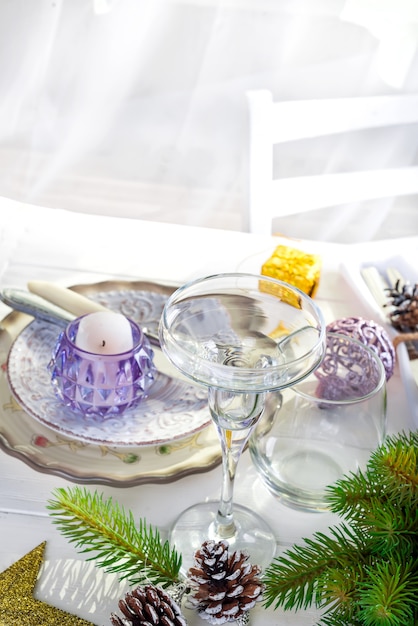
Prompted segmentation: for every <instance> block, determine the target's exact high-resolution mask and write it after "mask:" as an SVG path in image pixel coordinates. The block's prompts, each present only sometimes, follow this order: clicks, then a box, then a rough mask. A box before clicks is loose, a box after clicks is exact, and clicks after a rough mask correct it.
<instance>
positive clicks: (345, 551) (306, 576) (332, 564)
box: [263, 524, 368, 609]
mask: <svg viewBox="0 0 418 626" xmlns="http://www.w3.org/2000/svg"><path fill="white" fill-rule="evenodd" d="M367 559H368V554H367V551H366V546H365V544H364V541H363V537H362V535H361V534H359V535H358V534H356V533H355V532H353V531H352V530H351V529H349V528H348V527H347V526H345V525H343V524H342V525H341V526H340V527H335V528H331V529H330V536H327V535H325V534H323V533H315V534H314V536H313V538H312V539H309V538H307V539H305V540H304V543H303V545H301V546H297V545H296V546H294V547H293V548H292V549H289V550H286V552H285V553H284V555H283V556H280V557H279V558H277V559H275V560H274V561H273V563H271V565H270V566H269V567H268V568H267V569H266V571H265V573H264V578H263V580H264V583H265V591H264V601H265V606H266V607H269V606H270V605H274V608H278V606H283V607H284V608H285V609H300V608H305V609H306V608H307V607H309V606H311V605H312V604H316V605H317V606H322V605H324V604H328V601H329V600H328V599H324V598H323V597H322V593H323V585H321V581H323V578H322V577H323V576H326V575H327V572H329V571H330V570H331V569H340V570H342V571H344V572H345V574H346V575H347V572H348V566H349V565H350V564H351V563H358V562H361V561H367Z"/></svg>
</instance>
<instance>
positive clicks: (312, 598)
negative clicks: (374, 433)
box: [264, 432, 418, 626]
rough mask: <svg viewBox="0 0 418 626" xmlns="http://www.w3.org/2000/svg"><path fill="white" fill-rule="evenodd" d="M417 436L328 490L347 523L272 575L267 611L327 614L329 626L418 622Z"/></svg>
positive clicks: (277, 565) (392, 444) (381, 452)
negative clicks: (313, 610)
mask: <svg viewBox="0 0 418 626" xmlns="http://www.w3.org/2000/svg"><path fill="white" fill-rule="evenodd" d="M417 485H418V432H415V433H410V434H408V435H405V434H400V435H398V436H394V437H390V438H388V439H387V440H386V441H385V443H384V444H383V445H382V446H381V447H380V448H379V449H378V450H376V452H375V453H373V455H372V456H371V458H370V461H369V463H368V465H367V468H366V470H365V471H364V472H359V473H357V474H350V475H348V476H345V477H344V478H342V479H341V480H339V481H337V482H336V483H335V484H334V485H332V486H331V487H329V489H328V492H327V499H328V502H329V503H330V508H331V510H332V511H333V512H334V513H337V514H338V515H339V516H340V517H341V518H343V519H344V520H345V523H343V522H341V523H340V525H339V526H337V527H334V528H330V529H329V535H328V536H327V535H324V534H320V533H317V534H315V535H314V536H313V538H312V539H304V540H303V543H302V544H301V545H296V546H293V548H292V549H290V550H287V551H286V552H285V553H284V555H283V556H280V557H277V558H276V559H275V560H274V561H273V563H272V564H271V565H270V566H269V568H268V569H267V570H266V572H265V577H264V582H265V592H264V599H265V605H266V606H273V607H274V608H278V607H279V606H281V607H283V608H284V609H300V608H308V607H309V606H312V605H313V604H314V605H315V606H317V607H319V608H321V609H323V610H324V613H323V615H322V618H321V622H320V623H321V624H323V625H324V626H342V625H343V624H344V625H345V626H346V625H348V624H350V626H412V625H414V626H415V625H416V624H418V488H417Z"/></svg>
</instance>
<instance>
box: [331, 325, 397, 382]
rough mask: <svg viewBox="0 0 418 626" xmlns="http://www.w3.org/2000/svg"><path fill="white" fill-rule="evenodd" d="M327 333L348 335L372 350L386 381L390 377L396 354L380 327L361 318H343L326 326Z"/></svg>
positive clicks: (387, 336) (388, 338)
mask: <svg viewBox="0 0 418 626" xmlns="http://www.w3.org/2000/svg"><path fill="white" fill-rule="evenodd" d="M327 332H330V333H340V334H341V335H348V336H350V337H353V338H354V339H357V341H360V342H361V343H363V344H364V345H366V346H368V347H369V348H371V349H372V350H374V351H375V352H376V353H377V354H378V355H379V357H380V359H381V361H382V363H383V366H384V368H385V372H386V380H389V378H390V377H391V376H392V374H393V371H394V368H395V363H396V353H395V348H394V347H393V343H392V341H391V339H390V337H389V335H388V334H387V332H386V331H385V329H384V328H383V327H382V326H380V325H379V324H376V322H374V321H373V320H365V319H363V318H362V317H343V318H341V319H338V320H335V321H334V322H331V323H330V324H328V326H327Z"/></svg>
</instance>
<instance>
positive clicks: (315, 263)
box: [261, 245, 322, 298]
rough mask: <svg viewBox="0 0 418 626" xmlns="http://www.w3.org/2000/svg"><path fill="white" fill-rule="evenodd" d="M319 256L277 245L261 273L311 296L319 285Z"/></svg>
mask: <svg viewBox="0 0 418 626" xmlns="http://www.w3.org/2000/svg"><path fill="white" fill-rule="evenodd" d="M321 265H322V263H321V257H320V256H318V255H316V254H307V253H306V252H302V251H301V250H297V249H296V248H289V247H288V246H283V245H280V246H277V248H276V249H275V250H274V252H273V254H272V255H271V257H270V258H269V259H267V261H266V262H265V263H264V264H263V266H262V268H261V274H262V275H263V276H271V277H272V278H276V279H278V280H282V281H284V282H285V283H288V284H290V285H293V286H294V287H297V288H298V289H300V290H301V291H303V292H304V293H306V294H308V296H311V298H313V297H314V296H315V294H316V291H317V289H318V286H319V278H320V273H321Z"/></svg>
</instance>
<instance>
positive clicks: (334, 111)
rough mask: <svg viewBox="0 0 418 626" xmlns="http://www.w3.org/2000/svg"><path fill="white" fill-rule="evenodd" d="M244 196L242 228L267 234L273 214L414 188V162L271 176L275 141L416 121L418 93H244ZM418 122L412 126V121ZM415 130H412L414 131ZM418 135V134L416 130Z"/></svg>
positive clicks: (417, 180)
mask: <svg viewBox="0 0 418 626" xmlns="http://www.w3.org/2000/svg"><path fill="white" fill-rule="evenodd" d="M247 97H248V104H249V201H248V216H247V217H248V223H247V224H246V230H248V231H249V232H252V233H259V234H270V233H271V232H272V224H273V219H275V218H279V217H282V216H288V215H293V214H296V213H304V212H306V211H311V210H315V209H320V208H324V207H331V206H338V205H342V204H349V203H354V202H363V201H366V200H370V199H376V198H389V197H395V196H402V195H410V194H417V193H418V167H416V166H413V167H412V166H411V167H396V168H393V167H390V168H381V167H379V168H377V169H372V170H370V169H363V170H359V171H342V172H334V173H327V172H325V173H320V174H314V175H306V174H303V175H301V176H299V175H295V176H294V175H292V176H291V177H280V172H278V174H279V176H278V178H274V177H273V149H274V146H275V145H277V144H285V143H286V142H295V141H298V140H301V139H306V138H316V137H325V136H328V135H335V134H337V133H349V132H352V131H357V130H363V129H373V128H380V127H390V126H396V125H405V124H414V123H415V124H417V123H418V94H411V95H389V96H374V97H353V98H332V99H321V100H299V101H283V102H273V97H272V94H271V93H270V92H269V91H266V90H258V91H250V92H248V93H247ZM417 128H418V127H417ZM417 134H418V133H417ZM417 139H418V136H417Z"/></svg>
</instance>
